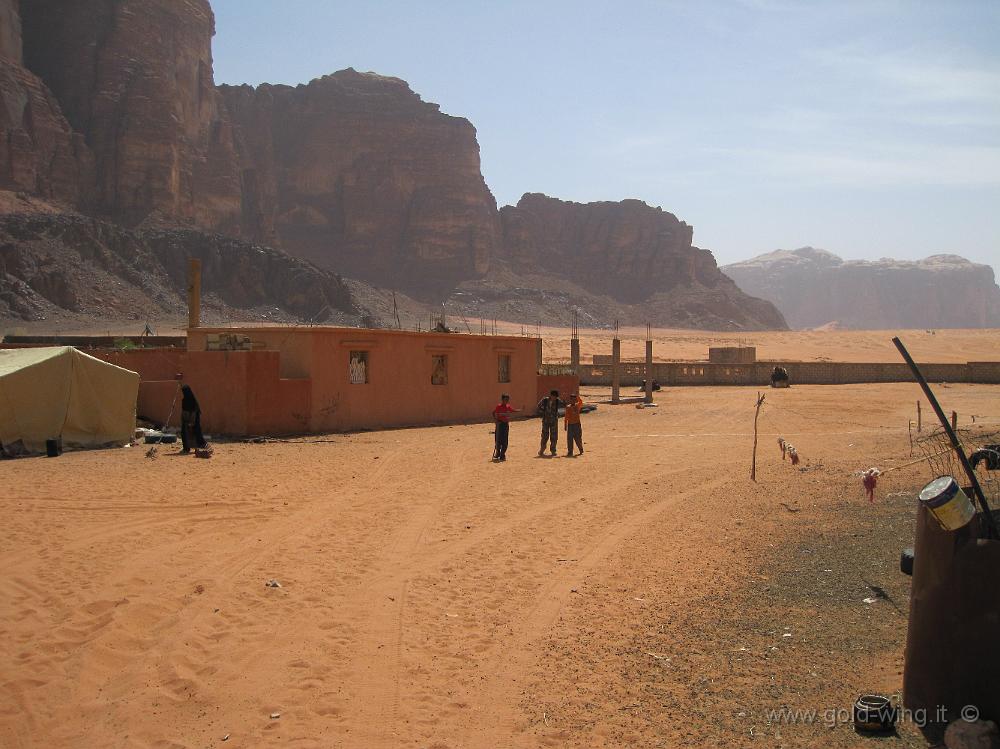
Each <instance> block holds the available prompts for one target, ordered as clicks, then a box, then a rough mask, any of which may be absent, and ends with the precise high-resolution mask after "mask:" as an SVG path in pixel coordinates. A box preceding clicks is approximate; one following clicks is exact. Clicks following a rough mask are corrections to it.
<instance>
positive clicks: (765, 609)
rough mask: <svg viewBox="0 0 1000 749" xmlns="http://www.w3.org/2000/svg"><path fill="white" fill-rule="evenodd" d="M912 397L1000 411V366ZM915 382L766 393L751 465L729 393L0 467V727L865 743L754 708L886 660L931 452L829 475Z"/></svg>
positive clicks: (837, 704) (435, 743)
mask: <svg viewBox="0 0 1000 749" xmlns="http://www.w3.org/2000/svg"><path fill="white" fill-rule="evenodd" d="M939 394H940V397H941V399H942V401H943V402H944V405H945V408H947V409H949V410H950V409H952V408H954V409H957V410H958V411H959V413H960V414H961V419H962V422H963V424H965V423H967V421H968V417H969V416H970V415H972V414H977V415H978V416H979V418H978V419H977V421H978V422H979V423H983V422H984V420H985V421H986V423H987V424H992V425H993V426H992V427H990V428H994V429H997V428H1000V425H997V422H998V421H1000V419H998V418H997V417H1000V387H997V386H966V385H954V386H950V387H946V388H942V389H941V390H940V392H939ZM605 395H606V393H605V392H598V391H595V390H589V391H585V397H587V398H588V399H590V400H600V399H601V398H602V397H604V396H605ZM918 395H919V393H918V390H917V388H916V386H915V385H908V384H897V385H880V386H839V387H804V386H803V387H793V388H791V389H790V390H783V391H768V392H767V401H766V405H765V408H764V412H763V416H762V421H761V428H762V437H761V443H760V458H759V481H758V483H757V484H753V483H751V482H750V480H749V477H748V474H749V456H750V443H751V438H750V436H749V430H750V428H751V424H752V417H753V404H754V400H755V396H756V391H755V390H754V389H751V388H688V389H671V390H668V391H663V392H661V393H659V394H658V402H659V407H658V408H655V409H643V410H637V409H636V408H634V407H633V406H631V405H623V406H616V407H612V406H609V405H606V404H604V405H600V407H599V409H598V411H597V412H595V413H594V414H590V415H586V416H585V417H584V437H585V441H586V447H587V452H586V454H585V455H584V456H583V457H580V458H575V459H572V460H571V459H567V458H564V457H558V458H555V459H547V458H536V457H535V451H536V450H537V441H536V440H537V436H538V422H537V421H526V422H519V423H515V424H514V425H513V427H512V435H511V450H510V460H509V462H508V463H506V464H493V463H491V462H490V461H489V457H490V453H491V450H492V437H491V436H490V433H489V432H490V427H489V426H488V425H485V424H476V425H469V426H455V427H440V428H430V429H410V430H400V431H388V432H382V433H366V434H356V435H334V436H331V437H329V438H327V439H326V440H310V441H307V442H301V443H269V444H264V445H244V444H234V443H221V444H218V445H217V446H216V452H215V456H214V457H213V458H212V459H211V460H207V461H206V460H197V459H194V458H192V457H182V456H178V455H175V454H174V449H173V448H170V447H161V448H160V449H159V450H158V456H157V457H156V458H154V459H150V458H147V457H146V455H145V453H146V449H147V448H146V447H145V446H136V447H133V448H129V449H116V450H106V451H98V452H88V453H69V454H66V455H63V456H62V457H60V458H58V459H46V458H37V459H27V460H20V461H5V462H2V463H0V482H2V484H0V485H2V486H3V487H4V490H3V492H2V495H0V511H2V513H3V517H4V519H5V522H4V529H3V533H2V544H0V569H2V570H3V578H4V581H3V590H4V595H3V597H2V599H0V601H2V603H0V746H3V747H35V746H53V747H83V746H88V747H89V746H93V747H98V746H122V747H126V746H127V747H132V746H137V747H203V746H216V745H222V741H223V738H224V737H225V736H227V735H228V736H229V737H230V738H229V740H228V741H227V742H226V743H225V746H227V747H231V746H262V745H265V744H266V745H269V746H278V745H280V746H301V747H397V746H400V747H401V746H413V747H436V748H438V749H440V748H442V747H498V746H504V747H507V746H513V747H535V746H572V747H595V746H613V747H620V746H643V747H647V746H648V747H674V746H727V747H728V746H735V747H744V746H768V747H782V746H788V747H792V746H795V747H799V746H811V747H854V746H868V745H872V742H871V740H868V739H861V738H859V737H857V736H856V734H854V732H853V730H852V729H851V728H850V726H849V725H843V724H839V725H836V726H834V727H832V728H829V727H827V725H826V723H827V721H825V720H824V715H823V713H822V712H821V713H820V715H819V716H818V717H817V718H816V719H815V720H813V721H811V722H808V723H806V724H805V725H801V724H799V725H783V724H782V722H781V721H780V720H779V719H777V718H776V717H775V716H773V715H771V716H769V715H768V711H770V710H777V709H780V708H781V707H783V706H788V707H791V708H802V709H818V710H820V711H823V710H835V709H836V708H841V709H843V708H846V707H847V706H849V705H850V703H851V702H852V701H853V700H854V698H855V697H856V696H857V695H858V694H859V693H860V692H862V691H871V690H885V691H888V692H892V691H893V690H897V689H898V688H899V687H900V685H901V675H900V674H901V669H902V665H901V657H902V647H903V642H904V639H905V627H906V615H907V611H908V605H907V592H908V586H909V578H907V577H904V576H902V575H901V574H900V573H899V571H898V554H899V550H900V548H901V547H902V546H905V545H909V543H910V542H911V539H912V529H913V517H914V509H915V499H914V497H913V495H912V492H913V491H914V490H917V489H919V487H920V486H922V484H923V483H925V482H926V481H927V480H928V479H929V478H930V477H929V476H928V475H927V473H926V471H925V470H924V469H923V467H922V466H919V465H918V466H914V467H911V468H907V469H904V470H900V471H896V472H893V473H890V474H888V476H886V477H885V479H884V480H883V481H882V482H881V483H880V485H879V499H878V502H877V504H875V505H874V506H872V505H869V504H868V503H867V502H866V501H865V499H864V495H863V491H862V488H861V484H860V480H859V479H858V478H857V477H855V476H853V475H852V473H853V472H855V471H858V470H860V469H863V468H866V467H868V466H870V465H878V466H879V467H881V468H883V469H886V468H888V467H891V466H893V465H900V464H902V463H904V462H907V461H909V460H910V458H909V445H908V438H907V433H906V428H905V425H906V421H907V418H909V417H911V416H912V415H913V411H914V410H915V405H914V404H915V401H916V399H917V397H918ZM516 405H520V404H516ZM205 408H211V404H205ZM928 412H929V409H925V414H927V413H928ZM779 432H780V433H781V434H783V435H784V436H785V437H786V438H787V439H789V440H790V441H793V442H794V444H795V445H796V446H797V448H798V450H799V452H800V454H801V455H802V457H803V459H804V460H803V464H802V465H801V466H799V467H798V468H792V467H791V465H790V464H789V463H788V462H782V460H781V458H780V453H779V451H778V448H777V445H776V444H775V440H776V437H777V434H778V433H779ZM562 447H563V445H562V444H560V448H562ZM272 578H274V579H277V580H279V581H280V582H281V586H282V587H280V588H269V587H266V586H265V582H266V581H268V580H269V579H272ZM869 584H872V585H877V586H880V587H882V588H884V589H885V590H886V591H887V592H888V593H889V594H890V596H891V598H892V600H891V601H884V600H879V601H877V602H876V603H874V604H870V605H869V604H865V603H864V602H863V599H864V598H866V597H869V596H870V595H871V592H870V590H869V589H868V588H867V585H869ZM272 714H280V717H275V718H271V717H270V716H271V715H272ZM826 717H834V718H835V717H836V716H835V715H830V716H826ZM829 722H835V721H829ZM879 745H880V746H890V747H891V746H924V745H925V743H924V741H923V739H922V738H921V737H920V736H919V734H918V733H917V732H916V731H915V729H914V728H913V727H912V726H909V725H905V726H903V728H902V730H901V732H900V735H899V736H898V737H895V738H890V739H886V740H883V741H880V742H879Z"/></svg>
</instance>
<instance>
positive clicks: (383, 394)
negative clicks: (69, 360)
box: [93, 327, 576, 435]
mask: <svg viewBox="0 0 1000 749" xmlns="http://www.w3.org/2000/svg"><path fill="white" fill-rule="evenodd" d="M218 332H230V333H239V334H242V335H248V336H250V338H251V340H252V341H253V343H254V348H253V350H252V351H206V350H205V347H206V342H207V337H208V335H210V334H212V333H218ZM537 348H538V343H537V340H536V339H534V338H522V337H508V336H472V335H457V334H447V333H413V332H408V331H394V330H364V329H356V328H323V327H302V328H293V327H287V328H284V327H273V328H196V329H191V330H190V331H189V335H188V350H187V351H179V350H176V349H150V350H133V351H123V352H112V351H108V352H93V353H94V355H96V356H98V357H99V358H101V359H104V360H105V361H108V362H111V363H113V364H117V365H119V366H121V367H125V368H126V369H131V370H132V371H135V372H138V373H139V375H140V377H141V379H142V382H141V383H140V386H139V402H138V412H139V414H140V415H142V416H145V417H147V418H150V419H153V420H154V421H161V422H162V421H164V420H166V418H167V415H168V413H170V410H171V404H172V403H173V415H172V418H171V424H173V425H174V426H176V425H177V424H178V423H179V419H180V415H179V414H180V401H179V399H178V400H177V401H176V403H174V395H175V393H176V392H177V389H178V382H177V381H176V380H175V379H174V376H175V374H182V375H183V378H184V382H185V383H187V384H189V385H190V386H191V388H192V389H193V390H194V392H195V395H196V396H197V397H198V402H199V404H200V405H201V409H202V426H203V428H204V429H205V431H206V432H209V433H215V434H231V435H278V434H301V433H306V432H327V431H330V432H343V431H353V430H358V429H381V428H386V427H400V426H420V425H427V424H445V423H455V422H466V421H472V422H477V421H488V420H489V419H490V418H491V416H490V414H491V413H492V411H493V407H494V406H495V405H496V404H497V402H498V401H499V399H500V393H501V392H507V393H510V395H511V402H512V403H513V405H514V406H515V407H516V408H524V409H525V411H526V412H527V413H531V412H533V410H534V405H535V403H537V401H538V398H537V392H538V372H537V363H536V359H537ZM355 350H361V351H367V352H368V380H369V381H368V383H366V384H363V385H354V384H351V382H350V378H349V363H350V355H351V351H355ZM435 354H443V355H446V356H447V357H448V384H447V385H433V384H431V368H432V360H431V357H432V356H433V355H435ZM500 354H508V355H510V357H511V367H510V375H511V376H510V380H511V381H510V382H508V383H501V382H499V377H498V374H499V355H500ZM575 382H576V381H575V380H574V384H575ZM547 387H548V386H546V388H547Z"/></svg>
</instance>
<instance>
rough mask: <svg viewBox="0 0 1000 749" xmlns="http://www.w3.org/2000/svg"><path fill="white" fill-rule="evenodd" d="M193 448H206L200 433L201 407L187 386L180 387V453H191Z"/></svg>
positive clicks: (203, 437)
mask: <svg viewBox="0 0 1000 749" xmlns="http://www.w3.org/2000/svg"><path fill="white" fill-rule="evenodd" d="M192 442H193V443H194V446H195V447H206V446H207V445H208V443H207V442H205V436H204V435H203V434H202V433H201V406H199V405H198V399H197V398H195V397H194V392H193V391H192V390H191V387H190V386H189V385H181V444H182V445H183V449H182V450H181V452H182V453H189V452H191V443H192Z"/></svg>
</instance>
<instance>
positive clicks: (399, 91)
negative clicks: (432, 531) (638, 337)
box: [0, 0, 783, 328]
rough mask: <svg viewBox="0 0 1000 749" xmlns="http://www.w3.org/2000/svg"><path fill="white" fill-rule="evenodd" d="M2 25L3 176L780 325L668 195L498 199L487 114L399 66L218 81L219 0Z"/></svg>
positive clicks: (630, 300)
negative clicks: (419, 82) (665, 199)
mask: <svg viewBox="0 0 1000 749" xmlns="http://www.w3.org/2000/svg"><path fill="white" fill-rule="evenodd" d="M0 20H2V21H3V28H2V31H0V56H2V57H0V97H2V100H0V190H6V191H11V192H13V193H24V194H26V195H28V196H30V197H33V198H40V199H44V200H45V201H48V202H50V203H51V204H53V205H55V206H57V207H61V210H62V212H64V213H66V214H67V216H72V215H74V213H82V214H85V215H88V216H92V217H95V218H98V219H101V220H106V221H110V222H113V223H115V224H118V225H120V226H122V227H125V228H126V229H139V230H142V231H145V230H148V229H149V228H151V227H187V228H190V229H199V230H203V231H207V232H210V233H221V234H225V235H228V236H231V237H239V238H242V239H245V240H248V241H251V242H255V243H257V244H260V245H268V246H273V247H276V248H277V249H279V250H281V251H284V252H287V253H290V254H291V255H293V256H296V257H299V258H303V259H305V260H308V261H310V262H311V263H314V264H315V265H317V266H320V267H322V268H325V269H327V270H332V271H335V272H338V273H341V274H344V275H345V276H350V277H353V278H357V279H361V280H362V281H364V282H367V283H369V284H372V285H374V286H381V287H385V288H389V289H398V290H400V291H402V292H406V293H408V294H409V296H410V297H412V298H415V299H417V300H420V301H421V302H423V303H429V304H432V305H439V304H440V303H441V302H442V301H445V300H448V299H449V297H451V296H455V295H457V296H461V295H462V294H470V295H473V296H474V295H475V294H479V298H480V299H481V301H482V304H483V305H485V306H486V307H489V308H495V307H496V305H497V304H499V303H500V301H501V300H502V297H503V294H504V290H503V288H502V284H503V283H510V284H513V286H512V287H511V286H508V290H510V291H511V293H513V294H515V295H516V294H520V293H521V292H526V293H527V296H526V297H524V298H525V299H526V300H527V299H528V298H530V299H531V302H530V304H527V306H525V307H524V309H525V310H528V309H530V310H531V311H533V312H538V313H541V312H543V311H545V310H546V309H548V310H554V311H562V310H563V309H565V307H566V305H567V304H568V305H570V306H573V305H574V304H576V305H578V306H582V305H586V306H587V308H588V309H589V310H592V311H593V314H594V315H595V318H596V319H602V321H603V322H607V321H608V320H610V319H611V318H612V317H619V318H622V317H628V316H630V315H632V314H633V313H634V315H635V316H637V317H639V318H641V319H644V320H646V319H648V320H649V321H650V322H653V323H656V324H660V325H670V324H673V325H692V326H714V325H724V326H725V327H727V328H734V327H735V328H757V327H783V321H782V319H781V315H780V314H779V313H777V311H776V310H774V308H773V307H772V306H771V305H769V304H767V303H765V302H761V301H760V300H754V299H751V298H750V297H747V296H746V295H745V294H743V293H742V292H740V291H739V289H737V288H736V287H735V286H734V285H732V284H730V283H729V282H728V281H727V279H726V278H725V277H724V276H722V275H721V274H720V273H719V272H718V269H717V267H716V264H715V261H714V259H713V258H712V255H711V253H710V252H708V251H706V250H700V249H698V248H696V247H694V246H692V244H691V239H692V231H691V228H690V227H689V226H687V225H686V224H684V223H682V222H680V221H678V220H677V218H676V217H674V216H672V215H671V214H669V213H666V212H664V211H662V210H660V209H658V208H651V207H649V206H647V205H645V204H644V203H641V202H640V201H631V200H630V201H622V202H621V203H592V204H586V205H580V204H574V203H566V202H563V201H559V200H555V199H552V198H547V197H545V196H542V195H530V194H529V195H526V196H525V197H524V198H523V199H522V200H521V201H520V202H519V203H518V205H517V206H508V207H505V208H504V209H503V211H498V210H497V206H496V202H495V200H494V198H493V196H492V194H491V193H490V191H489V189H488V187H487V186H486V183H485V181H484V179H483V176H482V173H481V170H480V158H479V145H478V142H477V140H476V131H475V128H474V127H473V126H472V125H471V124H470V123H469V122H468V121H467V120H465V119H463V118H460V117H452V116H449V115H447V114H444V113H442V112H441V111H440V109H439V108H438V106H437V105H436V104H432V103H429V102H424V101H423V100H422V99H421V98H420V96H418V95H417V94H416V93H414V92H413V91H412V90H411V89H410V88H409V86H408V85H407V84H406V83H405V82H404V81H402V80H399V79H397V78H389V77H385V76H380V75H376V74H374V73H359V72H357V71H354V70H351V69H348V70H343V71H340V72H338V73H334V74H332V75H328V76H324V77H322V78H318V79H316V80H314V81H312V82H310V83H309V84H307V85H300V86H281V85H268V84H263V85H260V86H257V87H250V86H216V85H215V82H214V76H213V70H212V50H211V40H212V36H213V34H214V23H215V21H214V16H213V13H212V9H211V7H210V5H209V3H208V0H74V2H72V3H67V2H65V0H30V2H23V3H19V2H18V0H0ZM248 272H249V271H248ZM515 288H516V289H517V291H516V292H515V291H514V289H515ZM462 289H465V291H462ZM556 291H558V294H559V295H560V296H558V298H556V297H554V296H553V294H554V293H555V292H556ZM491 299H492V300H493V301H490V300H491ZM284 301H288V300H284ZM602 306H603V308H604V312H602V311H601V310H602ZM633 307H634V309H632V308H633ZM508 310H509V308H508ZM509 311H510V310H509ZM513 311H514V312H516V310H513Z"/></svg>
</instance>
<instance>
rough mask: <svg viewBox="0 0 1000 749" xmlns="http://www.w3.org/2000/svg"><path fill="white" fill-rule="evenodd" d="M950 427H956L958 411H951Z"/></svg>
mask: <svg viewBox="0 0 1000 749" xmlns="http://www.w3.org/2000/svg"><path fill="white" fill-rule="evenodd" d="M951 428H952V429H958V411H952V412H951Z"/></svg>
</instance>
